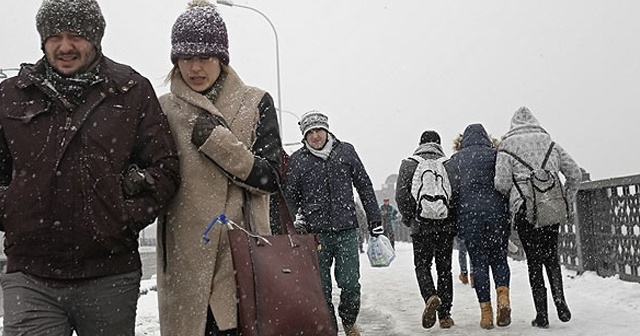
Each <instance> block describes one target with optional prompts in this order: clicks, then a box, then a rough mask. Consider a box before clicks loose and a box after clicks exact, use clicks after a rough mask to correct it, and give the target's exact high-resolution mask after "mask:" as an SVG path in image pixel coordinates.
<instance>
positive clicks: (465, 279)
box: [458, 273, 469, 285]
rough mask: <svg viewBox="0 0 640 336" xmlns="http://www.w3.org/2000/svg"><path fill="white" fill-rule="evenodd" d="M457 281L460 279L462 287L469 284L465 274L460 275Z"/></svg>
mask: <svg viewBox="0 0 640 336" xmlns="http://www.w3.org/2000/svg"><path fill="white" fill-rule="evenodd" d="M458 279H460V282H462V284H464V285H466V284H468V283H469V277H468V276H467V273H460V276H458Z"/></svg>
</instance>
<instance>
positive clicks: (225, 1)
mask: <svg viewBox="0 0 640 336" xmlns="http://www.w3.org/2000/svg"><path fill="white" fill-rule="evenodd" d="M217 3H219V4H221V5H225V6H229V7H240V8H246V9H248V10H251V11H254V12H256V13H258V14H259V15H260V16H262V17H263V18H265V20H267V22H269V25H270V26H271V29H272V30H273V35H274V36H275V37H276V76H277V83H278V85H277V90H278V113H279V115H278V117H279V118H280V121H279V123H278V124H279V125H280V138H281V139H282V138H284V136H283V134H282V133H283V129H282V111H283V110H282V94H281V90H280V47H279V42H278V32H277V31H276V27H275V26H274V25H273V22H271V20H269V18H268V17H267V16H266V15H265V14H264V13H262V12H261V11H259V10H257V9H255V8H253V7H249V6H244V5H238V4H235V3H234V2H233V1H232V0H218V1H217Z"/></svg>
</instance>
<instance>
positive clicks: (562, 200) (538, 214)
mask: <svg viewBox="0 0 640 336" xmlns="http://www.w3.org/2000/svg"><path fill="white" fill-rule="evenodd" d="M554 145H555V142H553V141H552V142H551V144H550V145H549V149H548V150H547V154H546V155H545V157H544V160H543V161H542V165H541V166H540V168H537V169H535V168H533V167H532V166H531V165H530V164H528V163H527V162H525V161H524V160H523V159H522V158H520V157H519V156H517V155H515V154H514V153H512V152H510V151H507V150H504V149H500V150H499V151H500V152H504V153H506V154H509V155H510V156H512V157H513V158H514V159H516V160H517V161H518V162H520V163H521V164H522V165H524V166H525V167H527V168H528V169H529V170H530V171H531V173H530V174H529V177H528V178H527V179H526V180H525V181H524V182H523V181H520V182H518V181H516V179H515V177H513V184H514V185H515V187H516V189H517V190H518V193H519V194H520V197H522V199H523V200H524V205H525V208H526V217H527V221H528V222H529V223H531V224H533V225H534V226H535V227H536V228H539V227H543V226H547V225H553V224H560V225H562V224H566V223H567V222H568V217H569V204H568V203H567V199H566V197H565V195H564V188H563V187H562V183H561V182H560V178H559V177H558V174H557V173H556V172H552V171H549V170H548V169H546V168H545V166H546V165H547V161H548V160H549V156H550V155H551V151H552V150H553V147H554ZM521 183H526V184H527V185H528V186H529V190H531V193H530V194H528V195H527V194H525V193H524V192H523V191H522V188H521V187H520V185H519V184H521Z"/></svg>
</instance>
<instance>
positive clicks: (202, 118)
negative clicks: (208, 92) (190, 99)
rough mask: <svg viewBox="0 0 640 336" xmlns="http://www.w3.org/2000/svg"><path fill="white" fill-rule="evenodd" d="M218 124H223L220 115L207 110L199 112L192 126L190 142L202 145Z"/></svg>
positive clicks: (198, 145)
mask: <svg viewBox="0 0 640 336" xmlns="http://www.w3.org/2000/svg"><path fill="white" fill-rule="evenodd" d="M220 125H222V126H224V125H225V123H224V120H222V119H221V118H220V117H218V116H216V115H212V114H211V113H209V112H201V113H200V114H199V115H198V118H197V119H196V123H195V125H194V126H193V132H192V133H191V143H193V144H194V145H196V147H202V145H203V144H204V143H205V141H207V139H209V137H210V136H211V133H212V132H213V129H214V128H216V127H217V126H220Z"/></svg>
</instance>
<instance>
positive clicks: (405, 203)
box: [396, 131, 456, 328]
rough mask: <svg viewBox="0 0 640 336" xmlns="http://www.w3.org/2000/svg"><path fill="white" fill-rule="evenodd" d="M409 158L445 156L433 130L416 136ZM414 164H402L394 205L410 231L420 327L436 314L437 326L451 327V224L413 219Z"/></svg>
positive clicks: (408, 161)
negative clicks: (434, 274) (419, 299)
mask: <svg viewBox="0 0 640 336" xmlns="http://www.w3.org/2000/svg"><path fill="white" fill-rule="evenodd" d="M413 155H414V156H415V155H417V156H420V157H421V158H423V159H425V160H438V159H440V160H442V159H443V158H444V157H445V155H444V152H443V150H442V147H441V146H440V136H439V135H438V133H436V132H435V131H425V132H424V133H422V136H421V137H420V143H419V146H418V148H417V149H416V150H415V151H414V153H413ZM417 167H418V162H417V161H416V160H414V159H412V158H408V159H405V160H403V161H402V164H401V165H400V171H399V174H398V182H397V184H396V204H397V205H398V209H399V210H400V214H401V215H402V223H403V224H405V225H406V226H408V227H410V228H411V240H412V241H413V255H414V257H413V262H414V264H415V269H416V277H417V279H418V286H419V287H420V294H421V295H422V298H423V299H424V300H425V308H424V311H423V313H422V326H423V327H424V328H431V327H432V326H433V325H434V324H435V322H436V311H437V313H438V318H439V320H440V327H442V328H450V327H451V326H452V325H453V323H454V322H453V319H452V318H451V306H452V301H453V277H452V274H451V254H452V253H453V237H454V236H455V234H456V227H455V222H454V221H452V220H451V219H450V218H445V219H430V220H420V219H418V218H417V213H416V212H417V206H416V205H417V203H416V198H415V197H414V196H413V195H412V193H411V185H412V181H413V175H414V172H415V171H416V168H417ZM434 258H435V262H436V271H437V274H438V285H437V288H436V285H435V283H434V281H433V277H432V276H431V263H432V262H433V259H434Z"/></svg>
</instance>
